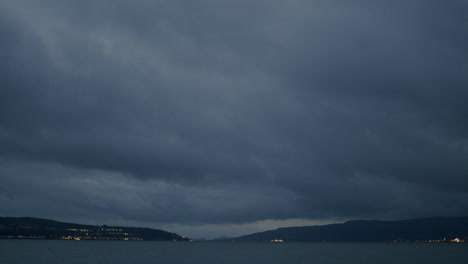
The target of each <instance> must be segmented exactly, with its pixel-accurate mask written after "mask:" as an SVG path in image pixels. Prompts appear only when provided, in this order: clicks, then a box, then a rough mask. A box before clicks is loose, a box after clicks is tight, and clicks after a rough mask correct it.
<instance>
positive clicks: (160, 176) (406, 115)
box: [0, 1, 468, 223]
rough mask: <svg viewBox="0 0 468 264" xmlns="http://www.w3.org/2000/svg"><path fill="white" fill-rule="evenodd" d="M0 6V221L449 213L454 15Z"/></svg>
mask: <svg viewBox="0 0 468 264" xmlns="http://www.w3.org/2000/svg"><path fill="white" fill-rule="evenodd" d="M0 7H1V8H0V35H1V36H2V37H1V39H2V41H1V42H0V57H1V60H0V73H1V76H2V78H1V80H0V158H1V160H0V161H1V166H0V183H1V184H0V201H2V203H1V204H2V206H1V207H0V214H5V215H6V214H9V215H25V214H30V212H33V213H34V215H38V216H48V217H51V216H53V217H56V218H60V219H73V218H83V219H84V220H86V219H87V220H86V221H88V222H89V221H100V220H101V219H102V221H109V219H121V220H128V221H142V222H144V221H147V222H150V221H156V222H166V223H172V222H173V223H246V222H250V221H258V220H265V219H290V218H310V219H331V218H334V219H347V218H400V217H404V218H407V217H419V216H431V215H461V214H464V213H465V212H467V210H468V203H467V202H466V201H468V199H467V198H468V197H467V190H468V181H467V180H466V171H468V170H467V169H468V165H467V162H466V160H467V142H468V141H467V133H466V132H467V129H468V126H467V122H466V113H467V110H468V109H467V107H466V103H465V102H466V100H467V99H468V94H467V90H466V88H465V86H466V83H467V77H466V76H467V75H466V70H467V67H466V62H467V55H466V48H465V47H466V42H467V38H466V34H463V33H464V30H463V26H464V14H465V13H466V12H465V11H466V7H467V6H466V2H464V1H444V2H441V1H411V3H407V1H392V2H391V3H387V1H352V2H350V1H287V2H285V1H196V2H194V1H132V2H130V1H74V2H72V1H66V2H64V1H60V2H59V1H41V2H37V1H4V2H2V3H1V4H0ZM39 208H40V210H39ZM90 219H94V220H90Z"/></svg>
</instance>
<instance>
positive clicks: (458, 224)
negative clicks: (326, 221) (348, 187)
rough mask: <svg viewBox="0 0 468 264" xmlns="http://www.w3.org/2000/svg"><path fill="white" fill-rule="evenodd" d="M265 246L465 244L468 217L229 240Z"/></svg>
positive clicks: (351, 224)
mask: <svg viewBox="0 0 468 264" xmlns="http://www.w3.org/2000/svg"><path fill="white" fill-rule="evenodd" d="M229 241H265V242H266V241H268V242H283V241H284V242H322V241H323V242H468V217H435V218H422V219H412V220H401V221H370V220H369V221H366V220H353V221H348V222H345V223H343V224H330V225H323V226H303V227H286V228H279V229H276V230H270V231H265V232H260V233H254V234H250V235H246V236H241V237H237V238H232V239H229Z"/></svg>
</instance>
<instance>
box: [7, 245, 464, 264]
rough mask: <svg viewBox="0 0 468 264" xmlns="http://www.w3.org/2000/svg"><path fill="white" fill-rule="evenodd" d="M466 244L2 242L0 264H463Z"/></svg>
mask: <svg viewBox="0 0 468 264" xmlns="http://www.w3.org/2000/svg"><path fill="white" fill-rule="evenodd" d="M467 259H468V243H465V244H462V243H459V244H456V243H450V244H449V243H447V244H445V243H389V244H387V243H287V242H285V243H267V242H265V243H248V242H246V243H239V242H236V243H235V242H153V241H83V240H81V241H64V240H0V263H2V264H16V263H18V264H19V263H21V264H25V263H26V264H28V263H35V264H54V263H65V264H68V263H69V264H74V263H100V264H106V263H109V264H110V263H112V264H119V263H125V264H128V263H131V264H139V263H164V264H169V263H177V264H185V263H191V264H194V263H203V264H211V263H213V264H214V263H216V264H222V263H239V264H240V263H256V264H262V263H269V264H271V263H292V264H300V263H308V264H310V263H312V264H334V263H346V264H351V263H359V264H365V263H376V264H386V263H392V264H393V263H399V264H404V263H434V264H435V263H437V264H440V263H466V262H465V261H466V260H467Z"/></svg>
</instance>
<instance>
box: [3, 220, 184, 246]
mask: <svg viewBox="0 0 468 264" xmlns="http://www.w3.org/2000/svg"><path fill="white" fill-rule="evenodd" d="M0 238H4V239H5V238H31V239H32V238H43V239H76V240H78V239H79V240H82V239H96V240H161V241H169V240H175V241H188V240H189V239H188V238H186V237H182V236H180V235H178V234H175V233H170V232H166V231H163V230H159V229H152V228H140V227H121V226H107V225H103V226H94V225H81V224H72V223H63V222H58V221H54V220H48V219H41V218H33V217H0Z"/></svg>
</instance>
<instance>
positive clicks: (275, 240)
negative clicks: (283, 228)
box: [271, 238, 284, 243]
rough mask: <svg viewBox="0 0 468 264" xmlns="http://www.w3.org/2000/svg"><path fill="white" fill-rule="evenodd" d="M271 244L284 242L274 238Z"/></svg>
mask: <svg viewBox="0 0 468 264" xmlns="http://www.w3.org/2000/svg"><path fill="white" fill-rule="evenodd" d="M271 242H273V243H281V242H284V241H283V240H282V239H277V238H275V239H273V240H271Z"/></svg>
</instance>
